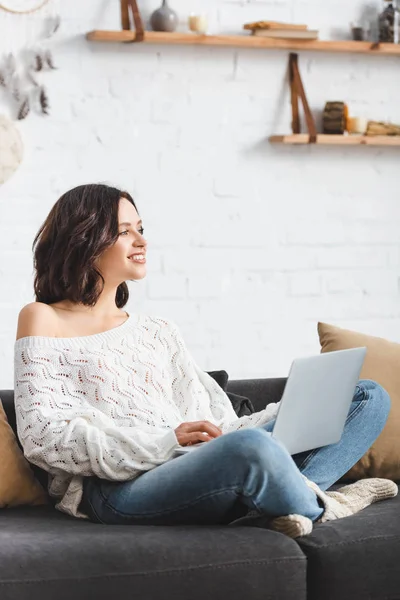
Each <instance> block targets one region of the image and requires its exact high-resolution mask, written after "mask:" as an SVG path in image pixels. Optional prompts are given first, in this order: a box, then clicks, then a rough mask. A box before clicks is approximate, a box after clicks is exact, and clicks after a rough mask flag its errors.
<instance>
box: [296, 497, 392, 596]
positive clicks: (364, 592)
mask: <svg viewBox="0 0 400 600" xmlns="http://www.w3.org/2000/svg"><path fill="white" fill-rule="evenodd" d="M337 487H340V486H337V485H336V486H335V488H337ZM297 542H298V544H299V546H300V548H301V549H302V550H303V552H304V553H305V554H306V556H307V560H308V576H307V579H308V598H309V600H321V598H323V599H324V600H338V598H340V600H355V599H367V598H368V600H378V599H379V600H381V599H382V598H386V599H388V600H389V599H393V600H394V599H395V598H399V590H400V569H399V567H398V557H399V556H400V495H398V496H397V497H396V498H393V499H390V500H383V501H382V502H377V503H376V504H373V505H371V506H369V507H368V508H366V509H365V510H363V511H361V512H359V513H357V514H356V515H353V516H351V517H346V518H344V519H338V520H337V521H330V522H328V523H323V524H314V530H313V532H312V533H311V535H308V536H305V537H303V538H298V540H297Z"/></svg>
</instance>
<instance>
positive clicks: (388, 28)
mask: <svg viewBox="0 0 400 600" xmlns="http://www.w3.org/2000/svg"><path fill="white" fill-rule="evenodd" d="M382 2H383V10H382V12H381V13H380V15H379V41H380V42H384V43H394V44H398V43H399V10H398V7H397V5H396V3H395V2H394V1H393V0H382Z"/></svg>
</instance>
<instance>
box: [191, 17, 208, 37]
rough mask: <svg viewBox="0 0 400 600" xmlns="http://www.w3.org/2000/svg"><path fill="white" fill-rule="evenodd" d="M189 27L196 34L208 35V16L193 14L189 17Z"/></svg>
mask: <svg viewBox="0 0 400 600" xmlns="http://www.w3.org/2000/svg"><path fill="white" fill-rule="evenodd" d="M188 25H189V29H190V31H193V32H194V33H200V34H203V35H205V34H206V33H207V29H208V19H207V15H204V14H201V15H197V14H194V13H192V14H191V15H189V19H188Z"/></svg>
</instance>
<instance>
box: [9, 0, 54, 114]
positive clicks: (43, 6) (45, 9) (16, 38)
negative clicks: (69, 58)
mask: <svg viewBox="0 0 400 600" xmlns="http://www.w3.org/2000/svg"><path fill="white" fill-rule="evenodd" d="M56 5H58V0H45V1H43V0H42V1H40V0H36V1H34V2H32V0H0V28H1V30H2V36H1V39H0V85H1V86H2V87H3V88H5V90H6V92H7V96H8V99H9V100H10V101H11V102H12V103H13V105H14V107H15V116H16V118H17V119H18V120H22V119H25V118H26V117H27V116H28V115H29V114H30V112H31V111H32V109H36V111H38V112H40V113H42V114H46V115H47V114H49V111H48V109H49V101H48V95H47V91H46V89H45V86H44V83H43V81H42V80H41V78H42V74H43V73H44V72H45V71H50V70H53V69H55V68H56V67H55V64H54V60H53V56H52V51H51V49H50V43H49V40H50V39H51V38H52V37H53V36H54V34H55V33H56V32H57V31H58V29H59V27H60V23H61V19H60V16H59V13H58V10H57V8H58V7H57V6H56ZM33 13H35V14H33ZM3 32H4V33H3ZM39 73H40V74H39Z"/></svg>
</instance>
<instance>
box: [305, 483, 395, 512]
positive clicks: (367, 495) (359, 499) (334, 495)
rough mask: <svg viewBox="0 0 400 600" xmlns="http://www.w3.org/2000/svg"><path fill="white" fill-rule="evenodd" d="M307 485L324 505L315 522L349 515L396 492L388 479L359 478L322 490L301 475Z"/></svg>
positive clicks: (392, 495) (390, 496)
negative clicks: (335, 487) (333, 489)
mask: <svg viewBox="0 0 400 600" xmlns="http://www.w3.org/2000/svg"><path fill="white" fill-rule="evenodd" d="M303 477H304V479H305V481H306V483H307V485H308V486H309V487H310V488H311V489H312V490H313V491H314V492H315V493H316V495H317V496H318V498H320V499H321V500H322V502H323V505H324V509H325V510H324V513H323V515H322V517H320V518H319V519H318V521H317V523H325V522H326V521H333V520H334V519H341V518H343V517H349V516H350V515H354V514H356V513H358V512H359V511H360V510H363V509H364V508H366V507H367V506H369V505H370V504H373V503H374V502H379V501H380V500H386V499H388V498H394V497H395V496H397V494H398V491H399V489H398V487H397V485H396V484H395V483H394V482H393V481H391V480H390V479H379V478H372V479H360V480H359V481H356V482H355V483H352V484H350V485H346V486H344V487H342V488H340V489H339V490H337V491H335V492H323V491H322V490H321V489H320V488H319V487H318V485H317V484H316V483H314V482H313V481H310V480H309V479H307V477H305V476H304V475H303Z"/></svg>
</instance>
